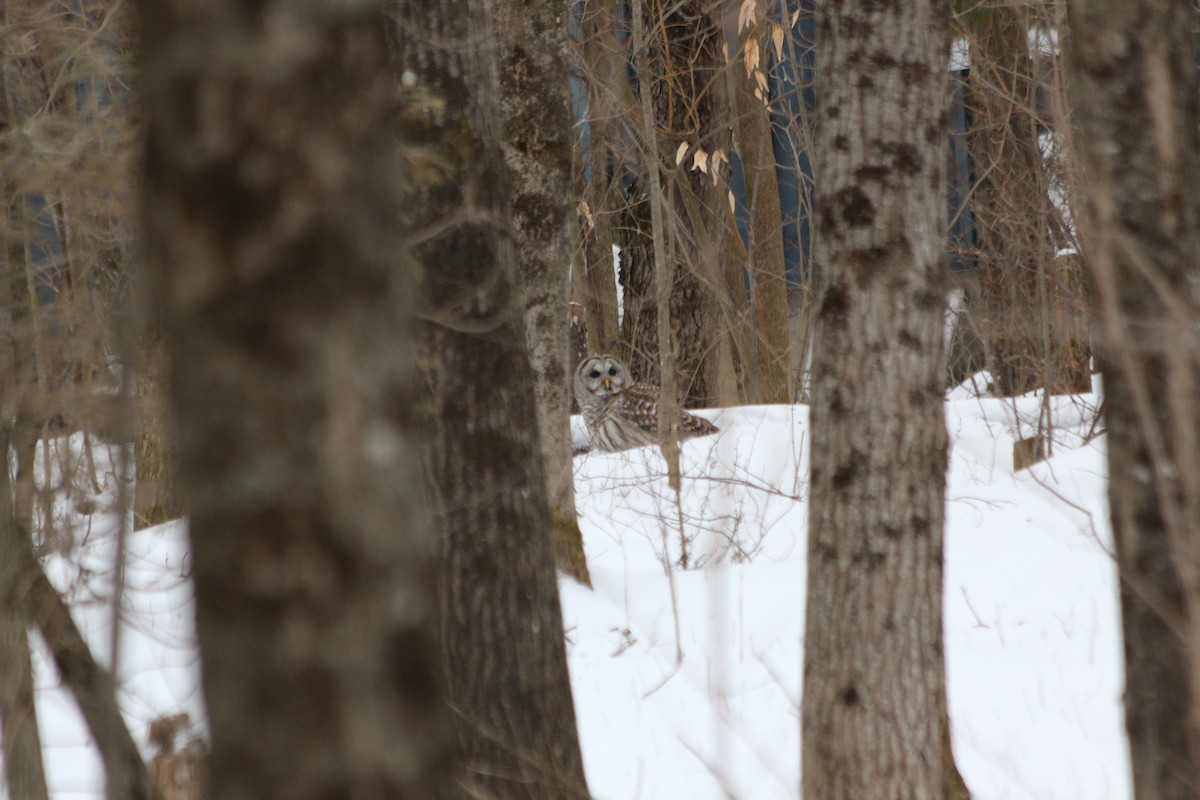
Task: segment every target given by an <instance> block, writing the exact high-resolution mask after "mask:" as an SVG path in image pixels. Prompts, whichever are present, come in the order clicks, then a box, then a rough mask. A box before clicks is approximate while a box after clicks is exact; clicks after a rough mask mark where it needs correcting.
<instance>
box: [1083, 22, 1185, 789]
mask: <svg viewBox="0 0 1200 800" xmlns="http://www.w3.org/2000/svg"><path fill="white" fill-rule="evenodd" d="M1068 11H1069V22H1070V30H1071V35H1072V41H1071V42H1070V44H1069V49H1068V59H1067V64H1068V70H1069V72H1068V76H1069V88H1070V90H1071V99H1072V105H1073V109H1074V110H1073V113H1074V122H1075V124H1076V136H1075V141H1076V144H1077V149H1078V151H1079V154H1080V165H1079V166H1080V170H1081V172H1080V174H1081V177H1082V178H1083V185H1084V190H1085V191H1084V199H1085V201H1086V212H1087V213H1086V214H1085V215H1084V216H1083V222H1084V226H1083V232H1084V234H1085V238H1084V243H1085V253H1084V255H1085V259H1086V262H1087V266H1088V269H1089V271H1090V274H1091V278H1092V285H1093V286H1094V290H1095V291H1094V295H1095V298H1096V301H1097V306H1098V309H1097V310H1098V312H1099V321H1098V323H1099V324H1098V326H1097V329H1096V351H1097V355H1098V360H1099V362H1100V365H1101V370H1102V372H1103V374H1104V391H1105V405H1106V408H1107V424H1108V431H1109V440H1108V462H1109V505H1110V508H1111V517H1112V527H1113V538H1114V540H1115V542H1116V550H1117V567H1118V570H1119V572H1120V575H1121V611H1122V616H1123V623H1124V630H1125V723H1126V729H1127V731H1128V733H1129V742H1130V751H1131V754H1132V764H1133V782H1134V794H1135V795H1136V796H1137V797H1138V798H1139V800H1151V799H1154V800H1158V799H1159V798H1180V800H1182V798H1194V797H1197V796H1200V754H1198V746H1200V708H1198V703H1200V692H1198V691H1197V688H1198V687H1197V685H1196V681H1197V679H1198V677H1200V627H1198V621H1200V574H1198V573H1200V552H1198V549H1197V534H1196V524H1197V520H1198V519H1200V445H1198V438H1197V437H1198V436H1200V412H1198V408H1200V406H1198V405H1197V402H1196V397H1197V392H1198V387H1200V369H1198V365H1197V350H1196V338H1195V337H1196V320H1197V319H1200V290H1198V287H1200V272H1198V270H1197V265H1198V264H1200V135H1198V134H1197V125H1198V124H1200V113H1198V111H1197V98H1196V74H1195V68H1194V65H1193V62H1192V53H1193V48H1192V42H1191V39H1190V36H1189V31H1191V30H1192V29H1193V19H1192V17H1191V15H1190V12H1189V9H1188V5H1187V4H1185V3H1178V2H1169V1H1168V0H1136V1H1131V0H1092V2H1089V3H1087V4H1084V3H1081V2H1071V3H1068Z"/></svg>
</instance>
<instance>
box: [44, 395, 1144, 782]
mask: <svg viewBox="0 0 1200 800" xmlns="http://www.w3.org/2000/svg"><path fill="white" fill-rule="evenodd" d="M1094 400H1095V398H1094V397H1091V396H1085V397H1082V398H1055V399H1054V401H1053V415H1052V418H1053V419H1054V421H1055V432H1054V437H1053V438H1054V440H1055V441H1056V443H1057V444H1056V448H1055V454H1054V456H1053V457H1052V458H1050V459H1049V460H1048V461H1046V462H1044V463H1041V464H1037V465H1035V466H1033V467H1032V468H1030V469H1027V470H1022V471H1020V472H1015V473H1014V471H1013V468H1012V448H1013V442H1014V440H1015V439H1021V438H1026V437H1028V436H1030V435H1032V433H1033V430H1032V422H1031V421H1032V420H1035V419H1036V417H1037V410H1038V405H1039V400H1038V399H1036V398H1027V399H1021V400H1019V401H1016V402H1015V403H1014V402H1013V401H1011V400H1008V401H1004V400H994V399H978V398H974V397H972V396H971V393H970V392H967V391H965V390H958V391H955V392H952V393H951V395H950V400H949V401H948V402H947V407H946V408H947V425H948V428H949V431H950V435H951V440H952V443H953V450H952V457H951V466H950V472H949V478H948V479H949V492H948V498H949V499H948V504H947V510H946V513H947V517H946V519H947V534H946V536H947V541H946V559H947V569H946V645H947V653H948V656H947V658H948V671H949V697H950V714H951V719H952V724H953V736H954V749H955V752H956V754H957V758H958V763H959V766H960V768H961V770H962V772H963V775H964V777H965V778H966V781H967V783H968V785H969V786H970V788H971V790H972V792H973V794H974V796H975V797H976V798H979V800H1000V798H1014V799H1016V798H1034V799H1036V800H1048V799H1050V798H1063V799H1064V800H1075V799H1076V798H1089V800H1103V799H1104V798H1114V799H1120V800H1124V798H1129V797H1131V795H1132V790H1131V787H1130V778H1129V767H1128V757H1127V754H1126V746H1125V738H1124V734H1123V731H1122V726H1121V700H1120V697H1121V684H1122V672H1121V661H1120V653H1121V647H1120V626H1119V621H1118V608H1117V592H1116V576H1115V569H1114V565H1113V561H1112V558H1111V556H1110V554H1109V549H1110V548H1109V545H1108V527H1107V522H1106V507H1105V497H1104V492H1105V477H1104V476H1105V469H1104V458H1103V446H1104V440H1103V437H1101V438H1100V439H1098V440H1095V441H1093V442H1091V443H1089V444H1082V443H1081V436H1082V435H1083V434H1085V433H1086V432H1087V429H1088V426H1089V425H1090V423H1091V418H1090V414H1089V412H1088V409H1089V407H1093V408H1094V405H1095V402H1094ZM709 416H710V417H711V418H712V419H713V420H715V421H716V422H717V424H718V425H719V426H720V427H721V428H722V433H721V434H720V435H719V436H718V437H710V438H706V439H699V440H692V441H689V442H687V443H685V444H684V447H683V463H684V479H683V486H682V492H681V495H680V498H679V500H678V502H676V500H675V498H674V496H673V493H671V492H670V491H669V490H668V489H667V486H666V480H665V476H664V473H665V470H664V465H663V462H662V460H661V458H660V456H659V455H658V454H657V452H656V451H654V450H652V449H642V450H635V451H630V452H626V453H619V454H598V453H594V454H587V455H583V456H579V457H577V458H576V459H575V477H576V487H577V492H578V495H577V503H578V506H579V510H580V513H581V515H582V520H581V524H582V527H583V531H584V537H585V545H586V549H587V554H588V559H589V566H590V568H591V572H592V580H593V583H594V585H595V589H594V591H589V590H586V589H584V588H582V587H580V586H578V585H577V584H575V583H573V582H571V581H563V582H562V584H561V585H562V599H563V612H564V617H565V623H566V637H567V649H568V654H569V660H570V668H571V679H572V683H573V686H574V691H575V702H576V707H577V709H578V717H579V729H580V735H581V738H582V743H583V751H584V759H585V762H586V766H587V773H588V780H589V782H590V786H591V790H592V792H593V794H594V795H595V796H596V797H597V798H604V799H606V800H608V799H611V800H626V798H648V799H651V800H663V799H666V800H670V798H680V799H681V800H683V799H685V798H686V800H693V799H694V798H709V797H711V798H724V797H727V796H733V797H737V798H740V799H742V800H766V799H767V798H795V797H797V796H798V791H799V790H798V786H799V763H800V758H799V751H800V742H799V735H800V731H799V703H800V691H801V676H800V664H801V648H802V641H801V636H802V632H803V620H804V577H805V563H804V560H805V528H806V513H807V480H806V474H807V465H808V452H809V444H810V443H809V438H808V433H807V416H808V415H807V408H805V407H803V406H761V407H750V408H738V409H727V410H724V411H720V412H713V413H712V414H710V415H709ZM575 424H576V430H577V434H578V433H579V431H578V421H577V420H576V421H575ZM73 445H74V446H75V447H76V448H78V443H77V442H76V443H73ZM100 488H101V491H100V492H98V493H96V499H97V502H99V503H100V504H101V506H103V505H104V504H106V503H107V502H111V499H112V492H113V487H112V486H111V485H110V486H108V487H100ZM60 513H62V514H63V515H64V519H63V522H65V523H69V524H75V525H81V524H84V523H86V522H88V521H90V522H91V525H92V529H91V530H90V532H88V534H87V536H86V537H84V541H83V545H82V547H81V548H80V550H79V553H78V554H77V555H75V556H73V557H72V559H70V560H68V559H65V558H61V557H55V558H54V559H53V560H52V563H51V564H50V572H51V574H52V576H53V577H54V579H55V580H56V582H58V583H59V585H60V586H63V587H72V588H71V593H70V597H71V600H72V602H73V603H74V608H75V612H76V615H77V618H78V619H79V621H80V623H81V625H83V626H84V627H85V629H86V630H87V632H88V634H89V635H90V637H91V640H92V642H93V645H94V646H95V647H96V649H97V650H98V651H99V652H100V653H101V654H102V657H103V658H104V659H105V660H107V650H108V641H109V638H110V629H109V627H108V625H109V605H108V603H107V602H106V599H107V598H108V597H109V596H110V592H111V589H110V586H111V582H110V581H109V580H108V578H107V576H108V575H110V574H111V564H112V535H111V534H112V527H113V520H112V519H111V518H107V517H105V516H104V515H103V514H92V515H91V516H90V517H88V516H85V515H82V514H80V513H79V512H78V510H77V509H75V508H73V507H70V505H69V504H68V505H65V506H64V507H63V508H62V509H61V511H60ZM681 529H682V532H683V536H684V538H686V539H687V540H688V544H687V547H688V551H689V553H688V554H689V561H690V563H691V564H692V565H693V567H692V568H690V569H687V570H678V569H677V570H674V571H673V579H674V594H675V599H674V601H673V600H672V588H671V582H670V580H669V578H668V575H667V573H666V572H665V570H664V568H663V553H664V552H666V553H669V555H670V558H671V559H672V560H676V559H678V557H679V553H680V547H681V544H680V531H681ZM81 530H84V529H82V528H81ZM127 577H128V583H129V585H130V587H131V588H130V590H129V592H128V593H127V595H126V601H125V606H126V608H125V619H126V623H125V624H126V626H127V627H126V628H125V629H124V630H123V634H122V637H121V641H122V643H123V644H122V657H121V659H120V661H119V672H120V678H121V683H122V693H121V703H122V708H123V710H124V711H125V713H126V716H127V717H128V719H129V721H130V724H131V726H132V728H133V732H134V736H135V738H137V739H138V740H139V741H143V742H144V741H145V736H146V731H147V725H148V723H149V722H150V721H151V720H152V719H154V718H155V717H158V716H162V715H168V714H174V713H177V712H178V711H181V710H183V711H187V712H188V713H189V714H191V716H192V718H193V720H197V723H196V724H197V725H199V724H200V723H199V720H200V715H201V713H202V712H201V706H200V702H199V692H198V689H197V685H198V684H197V681H198V664H197V656H196V653H195V647H194V642H193V638H192V629H191V590H190V585H189V583H188V581H187V547H186V539H185V535H184V532H183V529H182V526H181V525H179V524H169V525H165V526H160V527H157V528H152V529H149V530H146V531H140V532H138V533H136V534H133V535H132V537H131V539H130V542H129V557H128V575H127ZM35 666H36V669H37V682H38V687H39V690H38V712H39V714H40V721H41V724H42V734H43V737H44V739H45V742H46V755H47V767H48V772H49V779H50V783H51V787H52V793H53V796H54V797H55V798H56V800H84V798H87V799H88V800H93V799H95V798H100V797H101V796H102V779H101V774H100V766H99V762H98V759H97V758H96V756H95V755H94V753H93V752H92V751H91V749H90V748H89V746H88V737H87V733H86V730H85V728H84V726H83V723H82V720H81V719H80V717H79V714H78V712H77V711H76V710H75V708H74V706H73V703H72V702H71V700H70V698H69V696H68V695H67V694H66V693H65V691H64V690H62V689H61V688H58V685H57V684H58V680H57V676H56V675H55V674H54V671H53V668H52V667H50V666H48V662H47V659H46V658H45V656H44V654H41V653H39V654H38V656H37V657H36V663H35Z"/></svg>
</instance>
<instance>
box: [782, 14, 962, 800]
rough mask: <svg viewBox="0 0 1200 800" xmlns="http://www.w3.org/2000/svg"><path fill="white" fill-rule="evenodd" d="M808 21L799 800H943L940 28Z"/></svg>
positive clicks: (875, 19)
mask: <svg viewBox="0 0 1200 800" xmlns="http://www.w3.org/2000/svg"><path fill="white" fill-rule="evenodd" d="M818 13H819V14H820V16H819V42H820V43H819V46H818V68H817V75H818V76H819V77H818V80H819V81H820V82H821V83H820V87H819V88H820V99H819V102H820V106H819V114H818V118H819V119H820V120H821V125H820V126H819V133H818V137H819V138H818V141H817V145H818V148H817V154H818V159H817V160H816V162H815V164H816V186H817V191H818V197H817V225H818V227H817V240H816V257H815V262H816V263H817V264H820V265H821V269H822V270H823V274H822V276H821V277H820V278H819V283H820V285H821V291H820V299H819V301H818V303H819V305H818V308H817V312H816V313H817V320H816V325H817V330H816V343H815V358H814V366H813V375H814V378H813V394H814V396H813V404H812V429H813V444H812V473H811V474H812V478H811V480H812V483H811V505H810V510H809V526H808V527H809V543H808V588H807V592H808V601H807V602H808V608H807V621H806V633H805V646H804V676H805V677H804V703H803V710H802V722H803V737H802V741H803V745H802V748H803V752H802V754H803V783H804V785H803V794H804V797H805V799H806V800H821V798H867V797H872V798H874V797H887V798H897V799H898V800H899V799H901V798H913V799H914V800H916V799H917V798H921V799H924V798H933V797H943V796H945V793H946V792H947V788H948V787H949V786H950V785H952V784H951V782H950V781H948V780H947V775H948V774H949V773H948V770H950V769H953V764H952V760H951V759H949V754H948V752H947V751H948V748H945V746H944V741H943V737H944V734H945V726H946V724H947V723H946V695H945V671H944V656H943V645H942V531H943V513H944V504H945V485H946V483H945V471H946V463H947V437H946V427H945V417H944V409H943V400H942V383H943V376H944V369H945V366H944V356H943V339H942V326H943V311H944V299H943V298H944V290H943V288H942V283H943V280H944V273H945V269H946V266H945V256H944V252H945V209H946V200H945V190H946V189H945V174H944V170H945V153H944V148H945V142H946V136H947V116H946V108H947V100H948V98H947V96H946V91H947V84H946V73H945V70H946V57H947V51H948V39H947V21H948V17H947V15H946V14H945V12H944V10H943V9H941V7H939V6H938V5H937V4H936V3H934V2H932V0H921V1H920V2H917V3H915V4H910V5H904V4H897V3H876V2H870V1H869V0H861V1H860V2H848V3H840V4H836V5H828V6H821V7H819V9H818ZM948 760H951V763H950V764H947V763H946V762H947V761H948Z"/></svg>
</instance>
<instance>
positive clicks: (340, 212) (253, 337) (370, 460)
mask: <svg viewBox="0 0 1200 800" xmlns="http://www.w3.org/2000/svg"><path fill="white" fill-rule="evenodd" d="M139 11H140V12H141V24H142V36H143V39H142V55H141V63H142V65H143V69H142V76H143V89H144V92H143V98H144V105H143V107H144V109H145V114H146V116H147V128H148V131H147V149H146V153H145V167H144V168H145V177H144V181H143V183H144V187H145V188H144V195H143V203H142V212H143V229H144V231H145V237H144V238H145V241H144V249H143V253H142V256H143V258H144V259H145V260H146V262H147V264H148V271H149V272H150V275H151V278H152V286H151V288H150V298H151V300H152V304H153V306H154V307H155V308H158V309H161V310H162V311H163V314H162V316H163V318H164V319H165V325H166V331H165V333H166V341H167V347H168V353H169V357H170V361H171V368H170V386H171V398H172V408H173V412H174V416H175V419H176V420H177V425H178V429H179V431H180V439H179V447H180V464H181V485H182V487H183V500H184V503H185V505H186V507H187V509H188V513H189V522H190V525H189V529H190V538H191V543H192V552H193V564H194V580H195V585H196V628H197V634H198V637H199V643H200V652H201V666H202V673H203V682H204V691H205V696H206V699H207V703H208V709H207V710H208V721H209V727H210V730H211V737H212V752H211V762H210V763H211V770H210V772H211V778H212V791H213V796H214V797H219V798H222V799H223V800H249V798H255V800H258V799H259V798H297V799H301V800H302V799H303V798H330V797H384V796H386V797H397V798H429V797H435V796H437V795H438V793H439V792H441V791H442V790H443V788H444V787H445V786H446V785H447V784H448V783H449V782H450V781H451V780H452V778H453V772H452V766H453V764H452V762H451V760H450V759H451V753H452V749H451V747H450V742H451V739H450V726H449V714H448V712H447V710H446V708H445V705H444V703H443V701H442V697H443V692H442V688H441V681H440V680H439V678H440V676H439V674H438V670H437V662H436V657H435V652H436V650H435V645H434V636H433V625H432V613H433V597H434V590H433V589H434V587H433V584H432V581H431V577H432V542H431V537H430V536H429V531H430V527H431V526H430V522H429V517H428V514H427V509H426V505H425V501H424V493H423V490H422V480H421V462H422V460H423V452H424V450H423V436H422V433H421V426H420V424H419V422H418V419H417V413H416V395H417V386H416V371H415V361H414V358H413V355H412V350H413V333H412V327H413V326H412V325H411V315H412V306H411V304H412V299H411V298H412V294H413V290H412V284H411V281H410V276H409V274H408V273H407V272H406V271H405V270H404V269H403V268H402V266H401V262H400V259H399V256H398V254H399V252H400V247H401V242H400V241H399V237H398V235H397V230H396V219H397V217H398V215H399V212H400V199H399V196H398V188H399V185H400V183H401V181H402V179H403V175H404V173H402V172H401V171H400V170H399V169H398V162H397V155H398V152H397V147H396V141H395V138H394V129H395V127H394V126H395V114H396V111H397V106H396V99H397V97H396V96H397V92H396V88H397V87H396V83H395V77H394V75H393V72H392V69H391V66H390V63H389V60H388V50H387V41H386V38H385V35H384V34H385V27H384V18H383V14H382V12H383V9H382V6H381V5H376V4H374V3H340V4H328V3H307V2H298V1H293V2H287V1H286V0H285V2H280V3H275V4H273V5H270V6H268V7H264V6H262V5H261V4H258V3H250V2H238V0H213V2H206V3H200V4H196V3H191V2H186V1H184V0H180V2H165V3H164V2H155V1H154V0H148V1H147V2H142V3H140V4H139Z"/></svg>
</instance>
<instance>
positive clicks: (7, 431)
mask: <svg viewBox="0 0 1200 800" xmlns="http://www.w3.org/2000/svg"><path fill="white" fill-rule="evenodd" d="M0 353H3V355H4V356H6V357H8V356H10V354H11V351H10V349H9V348H7V347H6V348H3V349H2V350H0ZM7 386H11V384H5V383H0V392H3V390H4V388H7ZM11 417H12V404H11V402H9V401H8V393H7V392H4V394H3V396H0V453H3V454H5V455H7V454H8V452H9V447H10V446H11V443H12V426H11V425H10V424H8V423H7V420H8V419H10V418H11ZM29 546H30V544H29V530H28V528H26V527H25V526H23V525H18V524H17V518H16V515H15V512H14V509H13V502H12V482H11V480H10V478H9V470H8V469H0V601H3V602H4V608H5V611H4V613H2V614H0V742H3V760H4V784H5V787H6V788H7V789H8V796H9V797H11V798H23V799H24V798H28V800H45V798H47V797H48V796H49V795H48V792H47V790H46V771H45V768H44V766H43V764H42V743H41V736H40V735H39V731H38V719H37V713H36V710H35V708H34V704H33V667H32V664H31V662H30V655H29V620H28V619H27V618H26V616H25V615H24V614H17V613H13V610H15V608H16V606H17V604H16V603H15V602H12V601H13V599H15V598H16V597H17V596H18V594H19V593H23V592H24V591H25V587H24V580H23V579H24V577H25V576H24V575H23V574H22V570H21V569H20V565H21V564H22V563H23V559H22V558H21V555H20V553H21V551H28V549H29Z"/></svg>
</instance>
